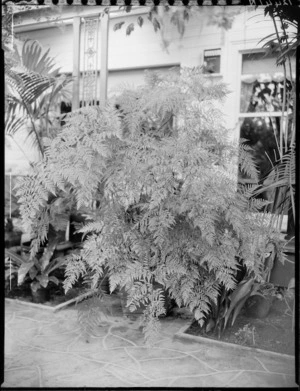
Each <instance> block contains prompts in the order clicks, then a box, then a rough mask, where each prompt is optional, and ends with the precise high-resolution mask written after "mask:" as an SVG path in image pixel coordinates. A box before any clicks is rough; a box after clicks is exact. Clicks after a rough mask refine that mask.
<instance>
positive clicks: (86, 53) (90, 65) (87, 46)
mask: <svg viewBox="0 0 300 391" xmlns="http://www.w3.org/2000/svg"><path fill="white" fill-rule="evenodd" d="M98 37H99V15H98V16H96V17H91V18H83V40H84V41H83V73H82V88H83V91H82V95H83V101H84V106H88V105H95V104H96V103H97V84H98V83H97V72H98V68H99V67H98V53H99V50H98V49H99V44H98Z"/></svg>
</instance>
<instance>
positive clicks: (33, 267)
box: [5, 244, 65, 303]
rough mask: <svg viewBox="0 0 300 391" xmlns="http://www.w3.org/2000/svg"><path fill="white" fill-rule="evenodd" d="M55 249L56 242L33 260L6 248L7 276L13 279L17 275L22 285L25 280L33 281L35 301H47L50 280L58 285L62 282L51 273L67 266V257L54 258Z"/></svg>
mask: <svg viewBox="0 0 300 391" xmlns="http://www.w3.org/2000/svg"><path fill="white" fill-rule="evenodd" d="M54 250H55V244H53V245H52V246H49V247H47V248H46V249H44V252H43V254H40V255H37V256H35V257H34V258H33V259H31V260H30V259H29V256H28V255H27V256H26V255H24V254H22V255H19V254H17V253H16V252H14V251H12V250H5V252H6V254H5V255H6V278H9V279H12V278H13V276H14V275H16V276H17V281H18V285H22V284H23V283H24V282H25V281H31V283H30V288H31V294H32V300H33V302H35V303H43V302H45V301H47V299H48V298H49V292H48V290H47V288H48V284H49V282H50V281H51V282H52V283H54V284H56V285H58V284H59V282H60V281H59V280H58V278H57V277H55V276H54V275H51V274H52V273H53V272H54V271H55V270H57V269H61V268H62V267H64V266H65V258H64V257H56V258H54V259H52V256H53V253H54Z"/></svg>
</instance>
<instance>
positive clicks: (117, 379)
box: [2, 298, 297, 388]
mask: <svg viewBox="0 0 300 391" xmlns="http://www.w3.org/2000/svg"><path fill="white" fill-rule="evenodd" d="M111 300H117V299H116V298H114V299H113V298H112V299H111ZM112 308H115V307H114V306H113V305H112ZM186 323H187V320H184V319H180V318H174V317H170V318H169V317H168V318H165V319H163V320H162V331H161V334H160V338H159V340H157V342H156V343H155V346H154V347H152V348H148V347H146V346H145V345H144V340H143V335H142V331H141V329H140V328H139V323H138V321H133V320H130V319H128V318H124V317H123V316H121V312H120V311H118V313H115V312H114V311H112V312H111V314H110V315H109V316H108V317H106V318H105V320H103V321H102V322H101V323H100V324H99V326H97V330H96V331H95V332H94V335H92V336H90V337H89V338H88V339H86V338H85V337H84V336H83V335H82V332H81V331H80V328H79V326H78V321H77V310H76V309H75V308H74V307H70V308H66V309H64V310H61V311H59V312H57V313H53V312H51V311H49V310H44V309H41V308H33V307H29V306H26V305H24V304H21V303H16V302H12V301H6V302H5V372H4V376H5V381H4V383H3V384H2V387H29V388H31V387H98V388H102V387H129V388H133V387H137V388H141V387H183V388H184V387H222V388H223V387H297V385H296V383H295V375H294V371H295V368H294V359H293V358H292V357H288V356H284V355H278V356H276V355H272V354H266V353H262V352H257V351H249V350H248V351H245V350H242V349H239V348H238V349H230V348H228V347H227V348H225V347H220V346H215V345H214V344H213V343H211V344H202V343H199V342H195V341H193V340H183V339H177V338H174V336H175V334H176V333H177V332H178V331H179V330H180V329H181V328H182V327H183V326H184V325H185V324H186Z"/></svg>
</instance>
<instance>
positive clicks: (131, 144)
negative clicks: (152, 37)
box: [19, 68, 282, 342]
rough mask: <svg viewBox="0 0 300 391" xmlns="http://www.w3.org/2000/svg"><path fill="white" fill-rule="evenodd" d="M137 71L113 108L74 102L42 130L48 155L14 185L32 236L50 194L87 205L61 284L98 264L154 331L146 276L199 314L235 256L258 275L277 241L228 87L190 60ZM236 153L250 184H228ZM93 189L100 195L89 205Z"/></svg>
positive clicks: (153, 298) (44, 219)
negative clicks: (167, 68) (235, 130)
mask: <svg viewBox="0 0 300 391" xmlns="http://www.w3.org/2000/svg"><path fill="white" fill-rule="evenodd" d="M146 81H147V83H146V84H145V85H144V86H142V87H139V88H138V89H137V90H134V91H131V90H125V91H124V93H123V94H122V95H121V96H119V97H118V105H117V107H119V110H117V109H116V107H115V106H114V105H112V104H111V103H109V104H108V105H107V106H106V107H105V108H85V109H81V110H78V111H76V112H74V113H72V115H71V116H69V118H68V119H67V123H66V125H65V127H64V128H63V130H62V131H61V132H60V133H59V134H58V136H57V137H56V138H54V139H53V140H50V139H48V140H46V145H47V147H46V151H45V158H44V160H43V162H42V163H41V164H40V165H39V167H38V170H36V172H35V173H34V174H32V176H31V177H30V178H26V179H24V181H23V183H21V184H20V185H19V194H20V196H21V201H22V214H23V218H24V222H25V225H26V227H27V228H29V229H31V230H32V231H33V234H34V235H35V237H36V242H35V243H40V242H41V241H43V240H44V239H45V236H46V231H47V229H46V227H47V224H48V223H49V222H50V221H49V220H51V219H53V218H54V216H55V213H56V205H55V202H50V201H49V199H50V200H51V198H52V199H53V198H54V199H55V197H62V198H64V199H66V200H69V202H70V203H75V204H77V207H78V208H85V209H86V217H87V224H86V225H85V227H84V228H83V229H82V232H83V233H84V234H86V235H88V237H87V239H86V240H85V242H84V244H83V249H82V250H81V253H80V255H75V256H74V257H73V259H72V260H70V261H69V263H68V265H67V268H66V279H65V288H66V289H69V288H70V287H71V286H72V284H73V283H74V282H75V281H76V280H77V279H78V277H79V275H80V274H82V273H83V274H85V273H89V274H90V277H91V281H92V286H91V288H92V289H94V288H95V287H97V286H98V283H99V281H100V279H101V277H102V276H103V273H104V269H105V268H106V269H107V270H108V273H109V278H110V288H111V290H112V291H113V290H114V289H116V288H117V287H124V288H125V290H127V291H128V293H129V296H128V304H129V305H130V308H131V309H135V308H136V307H137V306H138V305H139V303H143V304H145V305H146V310H145V313H144V327H145V335H146V339H147V340H148V342H149V341H150V342H151V341H152V340H153V338H154V334H153V332H154V331H155V330H156V331H157V330H158V323H157V322H158V317H159V316H160V315H162V314H163V312H164V309H163V300H164V298H163V295H162V294H161V291H160V289H159V288H155V282H156V283H159V284H162V285H163V286H164V287H165V289H166V290H168V292H169V294H170V295H171V297H173V298H174V299H175V300H176V302H177V304H178V305H179V306H181V305H185V306H188V307H189V308H190V309H191V310H192V311H193V312H194V315H195V318H196V319H197V320H198V322H199V324H200V325H202V324H203V323H204V321H205V318H206V317H207V316H208V315H209V314H210V312H211V311H212V308H213V305H214V304H216V303H217V300H218V297H219V295H220V292H221V289H223V290H225V291H227V292H230V291H232V290H233V289H235V286H236V279H235V278H236V274H237V270H238V269H239V267H240V265H239V261H238V260H239V259H242V262H243V263H244V265H245V267H246V269H247V271H248V273H249V274H251V275H253V276H254V277H255V278H257V279H258V280H262V279H263V274H262V267H261V265H262V263H263V262H264V254H265V252H266V246H267V244H268V243H269V242H270V241H274V242H275V243H277V242H278V243H279V241H278V238H277V236H276V231H275V229H274V228H273V227H272V226H271V225H270V224H268V222H267V220H266V221H265V220H263V219H258V218H256V217H255V216H256V214H255V213H257V212H258V211H259V210H260V209H261V207H262V206H263V205H264V203H263V201H257V202H253V201H251V195H252V194H253V191H254V189H256V185H255V182H256V181H257V170H256V168H255V166H254V164H253V162H252V160H251V158H250V157H249V155H248V151H247V148H246V147H245V146H243V145H241V146H238V145H234V144H233V143H232V142H231V141H230V139H229V137H228V134H227V130H226V129H225V128H224V126H223V125H222V122H223V120H222V113H221V111H220V110H219V109H218V108H217V106H216V105H215V103H214V102H215V101H219V100H220V99H224V98H225V95H226V92H227V89H226V86H225V85H224V84H217V85H215V84H214V83H213V82H211V81H210V80H207V79H204V78H203V77H202V76H201V74H200V72H199V70H198V69H196V68H195V69H185V68H183V69H181V73H180V74H178V72H177V70H174V72H171V73H170V74H169V75H168V76H166V75H164V76H161V75H159V74H154V75H152V76H151V75H147V78H146ZM239 156H240V164H239V166H240V168H241V169H242V170H243V171H244V172H245V173H246V174H247V175H248V176H250V177H251V178H252V180H253V182H254V185H252V186H240V185H238V183H237V169H236V167H235V165H234V163H233V162H234V161H237V159H238V157H239ZM47 194H48V197H47ZM50 194H52V195H51V197H49V195H50ZM97 197H98V199H99V200H100V206H99V207H98V208H97V209H93V210H92V209H91V208H90V202H91V200H92V199H93V198H97ZM253 213H254V214H253ZM49 216H50V217H49ZM51 221H52V220H51ZM36 247H37V246H35V248H34V249H33V251H32V253H34V252H35V251H36ZM277 248H278V251H279V252H281V251H282V248H281V247H280V245H279V244H278V246H277Z"/></svg>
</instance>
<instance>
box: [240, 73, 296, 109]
mask: <svg viewBox="0 0 300 391" xmlns="http://www.w3.org/2000/svg"><path fill="white" fill-rule="evenodd" d="M261 80H263V79H262V78H261V79H260V80H257V79H256V78H255V77H252V78H248V80H247V79H244V80H242V85H241V102H240V105H241V106H240V107H241V108H240V110H241V113H259V112H266V111H267V112H274V111H281V110H282V105H283V87H284V85H283V81H275V80H271V79H269V80H268V79H267V78H265V79H264V81H261ZM291 89H292V85H291V83H290V81H289V80H287V96H286V102H287V104H286V107H285V110H287V108H288V110H289V112H290V111H291V110H292V109H293V102H292V99H291Z"/></svg>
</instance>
